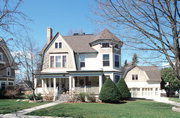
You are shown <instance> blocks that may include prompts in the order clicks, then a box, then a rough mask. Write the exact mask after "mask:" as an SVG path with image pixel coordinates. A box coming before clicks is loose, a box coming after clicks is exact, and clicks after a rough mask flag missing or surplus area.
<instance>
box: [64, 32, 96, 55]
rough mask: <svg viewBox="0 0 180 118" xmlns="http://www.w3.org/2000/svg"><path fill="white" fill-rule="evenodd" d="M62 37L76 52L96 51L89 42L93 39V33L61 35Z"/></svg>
mask: <svg viewBox="0 0 180 118" xmlns="http://www.w3.org/2000/svg"><path fill="white" fill-rule="evenodd" d="M63 38H64V39H65V40H66V42H67V43H68V44H69V46H70V47H71V48H72V49H73V50H74V52H76V53H83V52H97V51H96V50H95V49H93V48H92V47H91V46H90V44H89V43H90V42H92V41H93V40H94V38H95V35H75V36H63Z"/></svg>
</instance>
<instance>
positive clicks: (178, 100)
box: [169, 98, 180, 103]
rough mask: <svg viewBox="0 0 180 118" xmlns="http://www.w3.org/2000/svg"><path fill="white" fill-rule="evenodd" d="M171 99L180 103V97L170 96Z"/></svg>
mask: <svg viewBox="0 0 180 118" xmlns="http://www.w3.org/2000/svg"><path fill="white" fill-rule="evenodd" d="M169 100H171V101H175V102H179V103H180V99H179V98H169Z"/></svg>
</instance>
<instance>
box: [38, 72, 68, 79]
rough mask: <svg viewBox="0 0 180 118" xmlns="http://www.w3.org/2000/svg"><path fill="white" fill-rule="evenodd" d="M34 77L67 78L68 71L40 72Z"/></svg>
mask: <svg viewBox="0 0 180 118" xmlns="http://www.w3.org/2000/svg"><path fill="white" fill-rule="evenodd" d="M35 77H36V78H37V79H39V78H68V77H69V75H68V73H40V74H36V75H35Z"/></svg>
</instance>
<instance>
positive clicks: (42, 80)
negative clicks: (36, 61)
mask: <svg viewBox="0 0 180 118" xmlns="http://www.w3.org/2000/svg"><path fill="white" fill-rule="evenodd" d="M41 84H42V91H43V92H44V79H41Z"/></svg>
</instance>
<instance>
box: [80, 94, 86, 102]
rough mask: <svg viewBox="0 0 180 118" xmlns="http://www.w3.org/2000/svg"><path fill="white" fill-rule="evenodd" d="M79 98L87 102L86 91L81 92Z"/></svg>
mask: <svg viewBox="0 0 180 118" xmlns="http://www.w3.org/2000/svg"><path fill="white" fill-rule="evenodd" d="M78 99H79V100H80V101H81V102H85V101H86V93H79V95H78Z"/></svg>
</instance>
